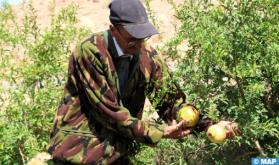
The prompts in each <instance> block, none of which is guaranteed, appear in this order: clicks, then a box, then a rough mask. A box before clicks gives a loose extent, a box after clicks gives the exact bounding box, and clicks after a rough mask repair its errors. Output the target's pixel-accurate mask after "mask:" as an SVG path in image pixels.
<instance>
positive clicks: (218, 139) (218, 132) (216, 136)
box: [207, 124, 226, 143]
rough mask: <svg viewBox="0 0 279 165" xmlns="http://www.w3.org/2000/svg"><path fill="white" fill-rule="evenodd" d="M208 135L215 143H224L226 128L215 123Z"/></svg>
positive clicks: (209, 129)
mask: <svg viewBox="0 0 279 165" xmlns="http://www.w3.org/2000/svg"><path fill="white" fill-rule="evenodd" d="M207 137H208V138H209V140H210V141H211V142H213V143H222V142H223V141H224V140H225V139H226V130H225V129H224V127H222V126H221V125H218V124H214V125H212V126H210V127H209V128H208V130H207Z"/></svg>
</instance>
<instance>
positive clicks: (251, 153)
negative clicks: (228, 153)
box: [234, 151, 258, 162]
mask: <svg viewBox="0 0 279 165" xmlns="http://www.w3.org/2000/svg"><path fill="white" fill-rule="evenodd" d="M257 153H258V152H255V151H254V152H248V153H245V154H243V155H240V156H238V157H237V158H235V159H234V161H235V162H236V161H238V160H239V159H240V158H241V157H243V156H247V155H253V154H257Z"/></svg>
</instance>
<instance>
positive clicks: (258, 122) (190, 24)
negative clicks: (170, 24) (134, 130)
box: [165, 0, 279, 164]
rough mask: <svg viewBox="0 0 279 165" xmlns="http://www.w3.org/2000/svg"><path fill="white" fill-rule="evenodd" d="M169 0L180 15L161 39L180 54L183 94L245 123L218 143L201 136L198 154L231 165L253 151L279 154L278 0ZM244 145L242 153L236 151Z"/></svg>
mask: <svg viewBox="0 0 279 165" xmlns="http://www.w3.org/2000/svg"><path fill="white" fill-rule="evenodd" d="M170 2H171V3H172V4H173V7H174V9H175V11H176V17H177V19H178V20H179V21H180V22H181V26H180V27H179V28H178V29H177V35H176V36H175V37H174V38H172V39H171V40H170V41H169V42H168V43H166V45H165V53H166V54H169V55H170V58H173V59H174V60H175V59H178V60H176V63H177V65H176V68H177V70H176V71H175V72H174V73H173V74H174V78H173V80H172V81H176V82H178V83H180V84H181V86H182V87H183V90H184V92H185V93H186V94H187V101H188V102H189V103H192V104H194V105H195V106H196V107H197V108H198V110H199V111H200V112H202V113H203V114H206V115H207V116H209V117H211V118H213V119H215V120H218V119H224V120H230V121H233V122H237V123H239V125H240V128H241V130H242V136H241V137H235V138H234V139H233V140H227V142H225V143H224V144H223V145H222V146H219V145H214V147H213V146H212V147H208V146H210V145H213V144H209V143H208V140H206V141H205V143H206V144H205V148H203V149H199V154H197V155H199V156H200V159H198V160H196V161H200V160H201V159H203V160H204V161H205V162H210V163H212V164H225V163H230V162H231V163H232V164H233V163H236V162H235V161H239V160H241V159H245V158H246V159H247V161H248V160H249V159H250V158H251V157H256V156H261V157H279V153H278V148H279V147H278V146H279V144H278V140H279V132H278V129H279V62H278V61H279V28H278V27H279V26H278V22H279V2H278V1H269V0H267V1H260V0H220V1H219V2H217V4H212V3H211V2H210V1H207V0H205V1H204V0H185V1H184V3H183V4H180V5H178V6H177V5H176V4H174V3H173V2H172V1H170ZM183 41H187V42H188V44H187V47H188V48H187V50H186V51H184V52H183V51H180V50H179V49H178V48H179V45H181V43H182V42H183ZM201 136H203V135H201ZM201 138H202V137H201ZM202 142H203V141H202V140H201V141H200V143H199V142H198V141H197V143H198V144H202ZM256 144H257V145H256ZM234 145H238V146H239V147H238V149H237V148H234V149H232V148H233V147H232V146H234ZM199 146H200V145H198V146H196V147H194V148H193V150H197V149H198V148H199ZM226 146H228V147H226ZM244 146H246V147H244ZM256 146H257V147H256ZM243 148H245V149H247V153H243V152H240V151H239V150H243ZM190 150H191V149H190ZM221 150H223V151H221ZM228 150H231V151H230V152H228ZM258 150H259V151H260V152H258V153H257V152H254V151H258ZM248 151H249V152H248ZM237 152H239V154H237ZM260 153H261V154H260ZM232 160H233V161H232ZM194 162H195V161H194ZM196 163H197V162H196ZM248 163H249V161H248Z"/></svg>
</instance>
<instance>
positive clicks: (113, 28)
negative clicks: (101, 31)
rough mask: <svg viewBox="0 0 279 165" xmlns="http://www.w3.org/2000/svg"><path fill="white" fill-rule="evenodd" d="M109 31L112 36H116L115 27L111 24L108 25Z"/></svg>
mask: <svg viewBox="0 0 279 165" xmlns="http://www.w3.org/2000/svg"><path fill="white" fill-rule="evenodd" d="M109 29H110V33H111V36H112V37H116V28H115V27H114V26H113V24H110V25H109Z"/></svg>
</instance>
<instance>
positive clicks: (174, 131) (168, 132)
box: [162, 119, 194, 139]
mask: <svg viewBox="0 0 279 165" xmlns="http://www.w3.org/2000/svg"><path fill="white" fill-rule="evenodd" d="M187 123H189V120H188V119H184V120H182V121H181V122H180V123H178V124H176V121H175V120H173V121H172V126H169V127H166V128H165V132H164V135H163V137H162V138H171V139H181V138H183V137H184V136H186V135H187V134H189V133H191V132H192V131H193V130H194V127H189V128H183V126H184V125H186V124H187Z"/></svg>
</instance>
